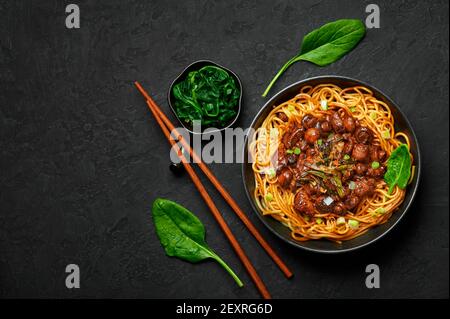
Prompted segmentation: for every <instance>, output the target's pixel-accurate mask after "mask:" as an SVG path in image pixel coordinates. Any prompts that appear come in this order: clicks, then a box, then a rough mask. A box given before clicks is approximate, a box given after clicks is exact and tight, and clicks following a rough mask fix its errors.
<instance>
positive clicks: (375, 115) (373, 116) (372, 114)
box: [370, 112, 378, 120]
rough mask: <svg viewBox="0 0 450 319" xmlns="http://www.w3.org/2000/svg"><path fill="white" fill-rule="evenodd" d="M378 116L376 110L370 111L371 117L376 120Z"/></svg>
mask: <svg viewBox="0 0 450 319" xmlns="http://www.w3.org/2000/svg"><path fill="white" fill-rule="evenodd" d="M377 117H378V115H377V113H375V112H371V113H370V118H371V119H372V120H376V119H377Z"/></svg>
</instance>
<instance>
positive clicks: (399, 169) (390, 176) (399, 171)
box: [384, 144, 411, 194]
mask: <svg viewBox="0 0 450 319" xmlns="http://www.w3.org/2000/svg"><path fill="white" fill-rule="evenodd" d="M410 176H411V157H410V154H409V150H408V147H407V146H406V145H405V144H402V145H400V146H399V147H397V148H396V149H395V150H394V151H393V152H392V154H391V156H389V159H388V161H387V171H386V173H385V174H384V180H385V182H386V183H387V184H388V185H389V194H391V193H392V191H393V190H394V187H395V185H397V186H398V187H400V188H401V189H405V187H406V185H408V181H409V178H410Z"/></svg>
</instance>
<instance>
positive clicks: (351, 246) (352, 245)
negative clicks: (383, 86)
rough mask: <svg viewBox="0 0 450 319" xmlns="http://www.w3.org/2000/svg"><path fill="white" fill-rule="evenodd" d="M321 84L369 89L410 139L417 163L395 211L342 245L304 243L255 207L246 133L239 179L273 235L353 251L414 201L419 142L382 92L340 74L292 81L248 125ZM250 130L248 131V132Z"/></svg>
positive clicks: (325, 249) (314, 247)
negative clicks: (302, 88)
mask: <svg viewBox="0 0 450 319" xmlns="http://www.w3.org/2000/svg"><path fill="white" fill-rule="evenodd" d="M324 83H331V84H335V85H338V86H340V87H343V88H344V87H350V86H356V85H362V86H365V87H367V88H369V89H370V90H372V92H373V94H374V96H375V97H376V98H377V99H379V100H381V101H383V102H385V103H386V104H387V105H388V106H389V107H390V109H391V111H392V114H393V116H394V118H395V129H396V131H402V132H404V133H405V134H407V135H408V137H409V138H410V141H411V153H412V155H413V156H414V165H415V166H416V170H415V175H414V178H413V181H412V183H411V184H410V185H408V187H407V190H406V196H405V199H404V201H403V203H402V204H401V205H400V207H399V209H398V210H397V211H396V212H394V214H393V215H392V216H391V218H390V219H389V220H388V221H387V222H386V223H385V224H383V225H379V226H376V227H374V228H372V229H370V230H369V231H367V232H366V233H365V234H363V235H361V236H359V237H356V238H354V239H351V240H348V241H344V242H342V244H338V243H334V242H332V241H329V240H326V239H321V240H310V241H306V242H299V241H295V240H294V239H293V238H292V237H291V231H290V229H289V228H287V227H286V226H284V225H282V224H281V223H280V222H278V221H276V220H275V219H273V218H272V217H270V216H263V214H262V213H261V212H260V210H259V209H258V208H257V206H256V204H255V200H254V196H253V194H254V189H255V180H254V175H253V170H252V166H251V163H249V161H248V153H247V149H248V145H247V144H248V141H249V138H250V137H251V136H247V137H246V140H245V143H244V154H243V155H244V161H243V164H242V178H243V181H244V187H245V191H246V193H247V197H248V199H249V200H250V203H251V205H252V206H253V209H254V210H255V212H256V214H257V215H258V217H259V218H260V219H261V221H262V222H263V223H264V224H265V225H266V226H267V228H269V229H270V230H271V231H272V232H273V233H274V234H275V235H277V236H278V237H280V238H281V239H283V240H284V241H286V242H288V243H290V244H292V245H294V246H296V247H299V248H302V249H306V250H309V251H313V252H320V253H342V252H347V251H352V250H356V249H359V248H362V247H364V246H367V245H369V244H371V243H373V242H375V241H377V240H378V239H380V238H381V237H383V236H384V235H385V234H387V233H388V232H389V231H390V230H391V229H392V228H394V226H395V225H396V224H397V223H398V222H399V221H400V220H401V219H402V217H403V216H404V215H405V213H406V212H407V211H408V209H409V207H410V206H411V203H412V201H413V198H414V196H415V194H416V191H417V187H418V184H419V179H420V172H421V159H420V151H419V144H418V141H417V138H416V135H415V134H414V130H413V129H412V127H411V124H410V123H409V121H408V119H407V118H406V117H405V115H404V114H403V113H402V111H401V110H400V108H399V107H398V106H397V105H396V104H395V103H394V102H393V101H392V100H391V99H390V98H388V97H387V96H386V95H385V94H383V93H382V92H381V91H380V90H378V89H377V88H375V87H373V86H372V85H369V84H367V83H364V82H361V81H359V80H355V79H352V78H348V77H343V76H334V75H332V76H318V77H313V78H309V79H305V80H302V81H300V82H297V83H294V84H292V85H290V86H288V87H287V88H285V89H284V90H282V91H280V92H279V93H277V94H275V95H274V96H273V97H272V98H271V99H270V100H269V101H268V102H267V103H266V104H265V105H264V106H263V107H262V109H261V110H260V111H259V112H258V114H257V115H256V116H255V118H254V120H253V122H252V124H251V126H250V127H251V128H253V129H257V128H258V127H260V126H261V124H262V122H263V121H264V119H265V118H266V117H267V115H268V114H269V113H270V111H271V110H272V108H273V107H274V106H277V105H279V104H281V103H283V102H285V101H287V100H289V99H291V98H293V97H294V96H295V95H296V94H298V92H299V91H300V88H301V87H302V86H305V85H312V86H315V85H318V84H324ZM251 131H252V130H250V131H249V132H251Z"/></svg>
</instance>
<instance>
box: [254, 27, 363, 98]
mask: <svg viewBox="0 0 450 319" xmlns="http://www.w3.org/2000/svg"><path fill="white" fill-rule="evenodd" d="M365 32H366V29H365V27H364V24H363V23H362V22H361V21H360V20H352V19H342V20H337V21H334V22H330V23H327V24H325V25H323V26H321V27H320V28H319V29H316V30H314V31H312V32H310V33H308V34H307V35H306V36H305V37H304V38H303V41H302V45H301V49H300V52H299V54H297V55H296V56H294V57H293V58H291V59H290V60H289V61H287V62H286V63H285V64H284V65H283V67H282V68H281V69H280V71H278V73H277V74H276V75H275V77H274V78H273V79H272V81H271V82H270V84H269V86H268V87H267V89H266V90H265V91H264V93H263V95H262V96H263V97H265V96H266V95H267V94H268V93H269V91H270V89H271V88H272V86H273V84H274V83H275V82H276V81H277V79H278V78H279V77H280V76H281V75H282V74H283V73H284V71H286V70H287V69H288V68H289V67H290V66H291V65H292V64H294V63H295V62H298V61H308V62H311V63H314V64H316V65H318V66H325V65H328V64H330V63H333V62H335V61H337V60H339V59H340V58H341V57H342V56H344V55H345V54H346V53H348V52H350V51H351V50H352V49H353V48H354V47H355V46H356V45H357V44H358V42H359V41H360V40H361V39H362V38H363V37H364V34H365Z"/></svg>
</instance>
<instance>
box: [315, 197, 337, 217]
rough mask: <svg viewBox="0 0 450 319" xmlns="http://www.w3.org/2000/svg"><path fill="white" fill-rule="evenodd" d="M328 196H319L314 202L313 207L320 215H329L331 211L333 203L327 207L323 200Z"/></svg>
mask: <svg viewBox="0 0 450 319" xmlns="http://www.w3.org/2000/svg"><path fill="white" fill-rule="evenodd" d="M327 197H328V196H325V195H321V196H318V197H316V199H315V200H314V207H315V208H316V209H317V210H318V211H319V212H321V213H331V212H332V211H333V208H334V205H333V203H330V204H329V205H327V204H326V203H325V202H324V200H325V198H327Z"/></svg>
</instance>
